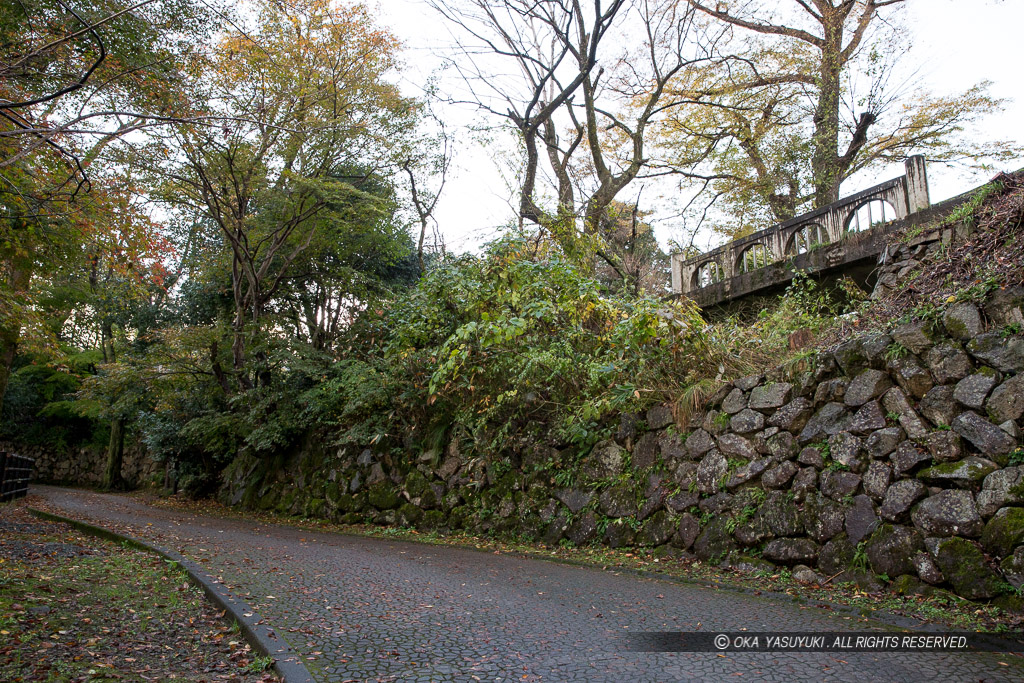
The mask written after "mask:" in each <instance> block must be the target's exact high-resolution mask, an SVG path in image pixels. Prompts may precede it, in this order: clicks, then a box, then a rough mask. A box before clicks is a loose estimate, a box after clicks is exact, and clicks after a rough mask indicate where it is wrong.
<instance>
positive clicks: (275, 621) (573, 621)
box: [33, 487, 1024, 683]
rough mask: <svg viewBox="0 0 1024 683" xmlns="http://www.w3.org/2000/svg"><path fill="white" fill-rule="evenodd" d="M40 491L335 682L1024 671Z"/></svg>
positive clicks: (367, 546) (747, 609) (501, 561)
mask: <svg viewBox="0 0 1024 683" xmlns="http://www.w3.org/2000/svg"><path fill="white" fill-rule="evenodd" d="M33 493H34V494H37V495H39V496H42V497H43V498H44V499H45V500H46V503H47V505H48V507H50V508H51V509H52V510H54V511H55V512H62V513H63V514H65V515H67V516H70V517H75V518H78V519H85V520H88V521H92V522H94V523H97V524H100V525H104V526H108V527H110V528H116V529H119V530H121V531H125V532H128V533H130V534H133V535H136V536H138V537H141V538H145V539H149V540H151V541H153V542H155V543H157V544H159V545H163V546H164V547H169V548H173V549H175V550H177V551H178V552H180V553H182V554H183V555H186V556H188V557H191V558H192V559H194V560H196V561H198V562H200V563H201V564H202V565H203V566H204V567H206V568H207V570H208V572H209V573H210V574H211V575H212V576H215V577H217V578H219V579H221V580H222V581H223V582H224V583H225V584H227V585H228V586H229V587H231V588H232V589H233V590H234V591H235V592H236V593H237V594H238V595H239V596H241V597H242V598H243V599H245V600H247V601H248V602H249V604H250V605H252V606H253V607H254V608H255V609H256V610H258V611H259V613H260V614H261V615H262V616H263V617H264V618H265V619H266V620H267V621H268V622H270V624H271V625H272V626H273V627H274V628H275V629H276V630H277V632H278V633H279V634H280V635H282V636H283V637H284V638H285V639H286V640H287V641H288V642H289V644H290V645H291V646H292V647H293V648H294V649H295V650H296V651H298V652H300V653H302V655H303V656H304V657H305V658H306V660H307V665H308V666H309V667H310V670H311V671H312V672H313V674H314V675H315V676H316V677H317V678H318V679H320V680H324V681H402V682H406V681H449V680H451V681H470V680H480V681H588V682H589V681H613V682H615V683H619V682H624V681H698V680H699V681H722V680H746V681H751V680H753V681H804V680H809V681H819V680H822V681H824V680H828V681H857V682H858V683H864V682H866V681H936V680H940V681H1020V680H1024V667H1022V665H1021V659H1020V658H1019V657H1015V656H1013V655H1006V654H991V653H972V654H909V653H883V654H880V653H850V654H844V655H842V656H839V655H835V654H830V653H828V654H826V653H779V654H755V653H729V654H725V655H722V654H716V653H671V654H670V653H632V652H626V651H623V649H622V647H621V644H620V641H619V640H618V637H619V636H620V634H623V633H628V632H629V631H634V632H635V631H664V630H671V631H676V630H679V631H692V630H705V631H717V630H740V629H747V630H749V631H803V630H807V631H829V630H854V629H856V630H865V629H866V628H867V627H878V628H882V627H881V626H880V625H879V624H872V623H865V622H858V621H856V620H853V619H850V618H849V617H843V616H839V615H835V614H829V613H827V612H825V611H822V610H818V609H815V608H804V607H800V606H798V605H796V604H792V603H787V602H782V601H779V600H775V599H769V598H759V597H755V596H752V595H746V594H742V593H736V592H731V591H724V590H723V591H719V590H713V589H709V588H702V587H698V586H692V585H686V584H678V583H673V582H669V581H660V580H656V579H641V578H637V577H635V576H631V575H616V574H614V573H612V572H604V571H600V570H597V569H585V568H579V567H571V566H564V565H559V564H555V563H551V562H545V561H542V560H535V559H524V558H519V557H514V556H509V555H497V554H489V553H483V552H477V551H472V550H466V549H459V548H445V547H440V546H428V545H422V544H416V543H405V542H395V541H383V540H379V539H370V538H360V537H354V536H344V535H337V534H327V533H316V532H312V531H306V530H302V529H296V528H292V527H286V526H277V525H267V524H258V523H255V522H248V521H237V520H225V519H219V518H215V517H203V516H196V515H187V514H184V513H180V512H177V511H171V510H165V509H160V508H155V507H151V506H147V505H145V504H144V503H142V502H140V501H138V500H135V499H131V498H126V497H122V496H113V495H100V494H94V493H88V492H83V491H77V490H71V489H59V488H50V487H35V488H34V489H33ZM1000 662H1006V663H1007V664H1009V666H1004V665H1002V664H1000Z"/></svg>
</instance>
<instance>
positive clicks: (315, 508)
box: [302, 498, 327, 519]
mask: <svg viewBox="0 0 1024 683" xmlns="http://www.w3.org/2000/svg"><path fill="white" fill-rule="evenodd" d="M326 507H327V503H326V501H325V500H324V499H323V498H310V499H309V500H307V501H306V505H305V506H304V508H303V513H302V514H303V515H305V516H306V517H313V518H315V519H323V518H324V516H325V513H326Z"/></svg>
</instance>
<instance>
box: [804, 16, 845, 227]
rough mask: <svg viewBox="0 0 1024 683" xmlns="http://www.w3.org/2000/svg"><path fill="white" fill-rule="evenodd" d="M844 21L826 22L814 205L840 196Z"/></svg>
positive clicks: (817, 111)
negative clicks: (840, 104)
mask: <svg viewBox="0 0 1024 683" xmlns="http://www.w3.org/2000/svg"><path fill="white" fill-rule="evenodd" d="M842 46H843V25H842V21H841V20H839V21H834V22H828V21H826V22H825V44H824V46H823V47H822V50H821V73H820V74H819V78H820V79H821V83H820V90H819V94H818V103H817V107H816V108H815V110H814V139H813V141H812V143H811V144H812V145H813V152H812V156H811V171H812V173H813V174H814V208H816V209H817V208H820V207H822V206H826V205H828V204H831V203H832V202H835V201H838V200H839V184H840V180H841V173H840V172H839V169H838V168H837V165H838V161H839V98H840V96H841V86H842V81H841V79H842V70H843V60H842Z"/></svg>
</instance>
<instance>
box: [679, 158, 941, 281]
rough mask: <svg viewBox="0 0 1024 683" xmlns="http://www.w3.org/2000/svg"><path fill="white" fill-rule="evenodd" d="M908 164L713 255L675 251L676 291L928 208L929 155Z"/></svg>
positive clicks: (752, 268) (740, 272) (725, 277)
mask: <svg viewBox="0 0 1024 683" xmlns="http://www.w3.org/2000/svg"><path fill="white" fill-rule="evenodd" d="M905 167H906V171H907V173H906V175H904V176H901V177H899V178H894V179H893V180H889V181H887V182H884V183H882V184H880V185H876V186H874V187H872V188H869V189H867V190H864V191H863V192H858V193H856V194H854V195H852V196H850V197H846V198H845V199H841V200H839V201H838V202H835V203H833V204H830V205H828V206H825V207H822V208H820V209H816V210H815V211H812V212H810V213H807V214H804V215H802V216H797V217H796V218H792V219H790V220H788V221H785V222H783V223H779V224H777V225H773V226H772V227H770V228H767V229H765V230H761V231H759V232H756V233H754V234H752V235H748V236H746V237H741V238H740V239H738V240H734V241H732V242H729V243H728V244H725V245H723V246H721V247H718V248H717V249H714V250H712V251H709V252H707V253H704V254H700V255H698V256H694V257H690V258H684V255H683V254H673V255H672V289H673V291H675V292H676V293H678V294H689V293H692V292H695V291H696V290H699V289H703V288H705V287H709V286H712V285H716V284H717V283H719V282H722V281H723V280H728V279H730V278H733V277H736V276H739V275H744V274H747V273H752V272H755V271H757V270H758V269H760V268H764V267H765V266H769V265H771V264H773V263H777V262H779V261H784V260H786V259H789V258H793V257H794V256H797V255H799V254H806V253H808V252H811V251H814V250H815V249H817V248H820V247H822V246H825V245H829V244H834V243H836V242H840V241H842V240H843V239H845V238H847V237H849V236H850V235H853V234H857V233H861V232H865V231H867V230H870V229H871V228H873V227H874V226H876V225H880V224H884V223H889V222H891V221H894V220H900V219H903V218H906V217H907V216H909V215H910V214H912V213H916V212H918V211H921V210H923V209H927V208H928V207H929V206H930V205H931V202H930V200H929V197H928V177H927V174H926V168H925V159H924V157H922V156H915V157H911V158H909V159H907V161H906V163H905Z"/></svg>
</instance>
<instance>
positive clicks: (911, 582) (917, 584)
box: [889, 574, 935, 597]
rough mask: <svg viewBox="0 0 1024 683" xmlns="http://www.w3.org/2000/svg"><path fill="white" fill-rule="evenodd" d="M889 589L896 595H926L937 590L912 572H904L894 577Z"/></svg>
mask: <svg viewBox="0 0 1024 683" xmlns="http://www.w3.org/2000/svg"><path fill="white" fill-rule="evenodd" d="M889 590H890V591H891V592H893V593H895V594H896V595H922V596H926V597H927V596H929V595H931V594H932V593H934V592H935V589H934V588H932V587H931V586H929V585H928V584H926V583H924V582H923V581H921V580H920V579H918V578H917V577H916V576H911V575H910V574H903V575H902V576H897V577H896V578H895V579H893V581H892V583H890V584H889Z"/></svg>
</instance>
